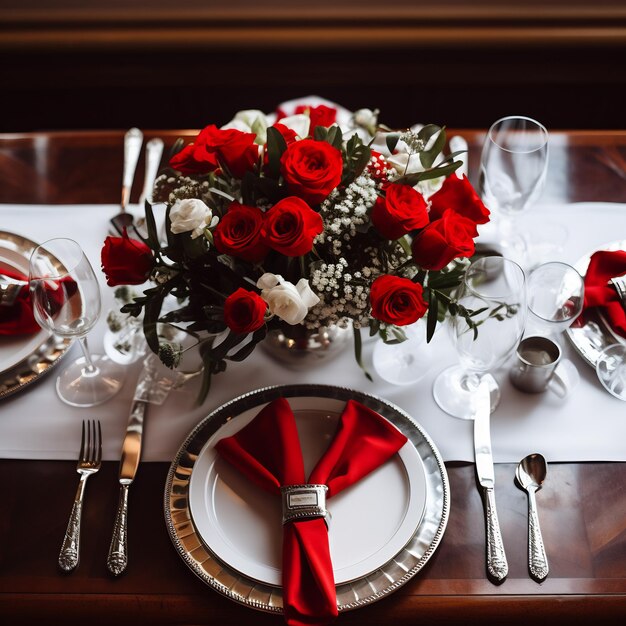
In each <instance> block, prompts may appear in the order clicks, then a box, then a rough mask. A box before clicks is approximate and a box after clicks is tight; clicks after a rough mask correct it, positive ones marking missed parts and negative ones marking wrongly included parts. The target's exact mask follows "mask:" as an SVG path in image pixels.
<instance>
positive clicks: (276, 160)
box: [267, 126, 287, 179]
mask: <svg viewBox="0 0 626 626" xmlns="http://www.w3.org/2000/svg"><path fill="white" fill-rule="evenodd" d="M286 149H287V142H286V141H285V138H284V137H283V136H282V135H281V134H280V131H279V130H277V129H276V128H274V127H273V126H270V127H269V128H268V129H267V160H268V164H267V168H268V172H269V175H270V176H271V177H272V178H276V179H277V178H278V177H279V176H280V157H282V156H283V152H285V150H286Z"/></svg>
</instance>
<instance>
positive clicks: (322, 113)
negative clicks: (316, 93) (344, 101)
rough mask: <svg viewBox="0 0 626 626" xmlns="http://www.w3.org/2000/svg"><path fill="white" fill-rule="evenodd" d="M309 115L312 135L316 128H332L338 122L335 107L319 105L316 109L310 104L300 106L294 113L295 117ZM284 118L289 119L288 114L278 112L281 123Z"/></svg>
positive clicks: (280, 110) (281, 111)
mask: <svg viewBox="0 0 626 626" xmlns="http://www.w3.org/2000/svg"><path fill="white" fill-rule="evenodd" d="M301 113H304V114H307V113H308V115H309V118H310V120H311V122H310V124H309V128H310V131H309V132H310V134H311V135H312V134H313V130H314V129H315V127H316V126H326V127H328V126H332V125H333V124H334V123H335V122H336V121H337V109H335V108H333V107H328V106H326V105H325V104H319V105H318V106H316V107H312V106H310V105H308V104H299V105H298V106H297V107H296V108H295V109H294V111H293V114H294V115H298V114H301ZM283 117H287V114H286V113H285V112H284V111H283V110H282V109H278V111H277V119H278V120H279V121H280V120H282V119H283Z"/></svg>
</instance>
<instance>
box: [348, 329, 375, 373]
mask: <svg viewBox="0 0 626 626" xmlns="http://www.w3.org/2000/svg"><path fill="white" fill-rule="evenodd" d="M352 330H353V332H354V358H355V360H356V362H357V364H358V366H359V367H360V368H361V369H362V370H363V373H364V374H365V378H367V380H369V381H370V382H373V379H372V376H371V374H370V373H369V372H368V371H367V369H366V368H365V365H363V341H362V340H361V329H360V328H353V329H352Z"/></svg>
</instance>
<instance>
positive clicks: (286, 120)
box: [278, 113, 311, 139]
mask: <svg viewBox="0 0 626 626" xmlns="http://www.w3.org/2000/svg"><path fill="white" fill-rule="evenodd" d="M278 124H282V125H283V126H286V127H287V128H291V130H293V132H294V133H296V135H298V137H300V139H304V138H305V137H308V135H309V127H310V125H311V118H310V117H309V116H308V115H305V114H304V113H298V114H297V115H290V116H289V117H283V119H282V120H278Z"/></svg>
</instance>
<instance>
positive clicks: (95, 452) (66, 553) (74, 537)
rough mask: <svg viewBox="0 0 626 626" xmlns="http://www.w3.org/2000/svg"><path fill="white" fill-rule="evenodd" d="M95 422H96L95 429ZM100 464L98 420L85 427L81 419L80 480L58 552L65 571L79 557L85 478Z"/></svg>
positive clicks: (73, 565)
mask: <svg viewBox="0 0 626 626" xmlns="http://www.w3.org/2000/svg"><path fill="white" fill-rule="evenodd" d="M96 422H97V424H98V427H97V429H96ZM101 464H102V431H101V429H100V420H87V428H85V420H83V430H82V439H81V444H80V453H79V455H78V464H77V465H76V471H77V472H78V473H79V474H80V481H79V483H78V489H77V490H76V496H75V497H74V505H73V506H72V512H71V514H70V521H69V522H68V524H67V530H66V531H65V537H64V539H63V545H62V546H61V554H59V567H60V568H61V569H63V570H65V571H66V572H70V571H72V570H73V569H74V568H75V567H76V566H77V565H78V560H79V558H80V519H81V516H82V511H83V495H84V494H85V484H86V483H87V479H88V478H89V477H90V476H91V475H92V474H95V473H96V472H97V471H98V470H99V469H100V465H101Z"/></svg>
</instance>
